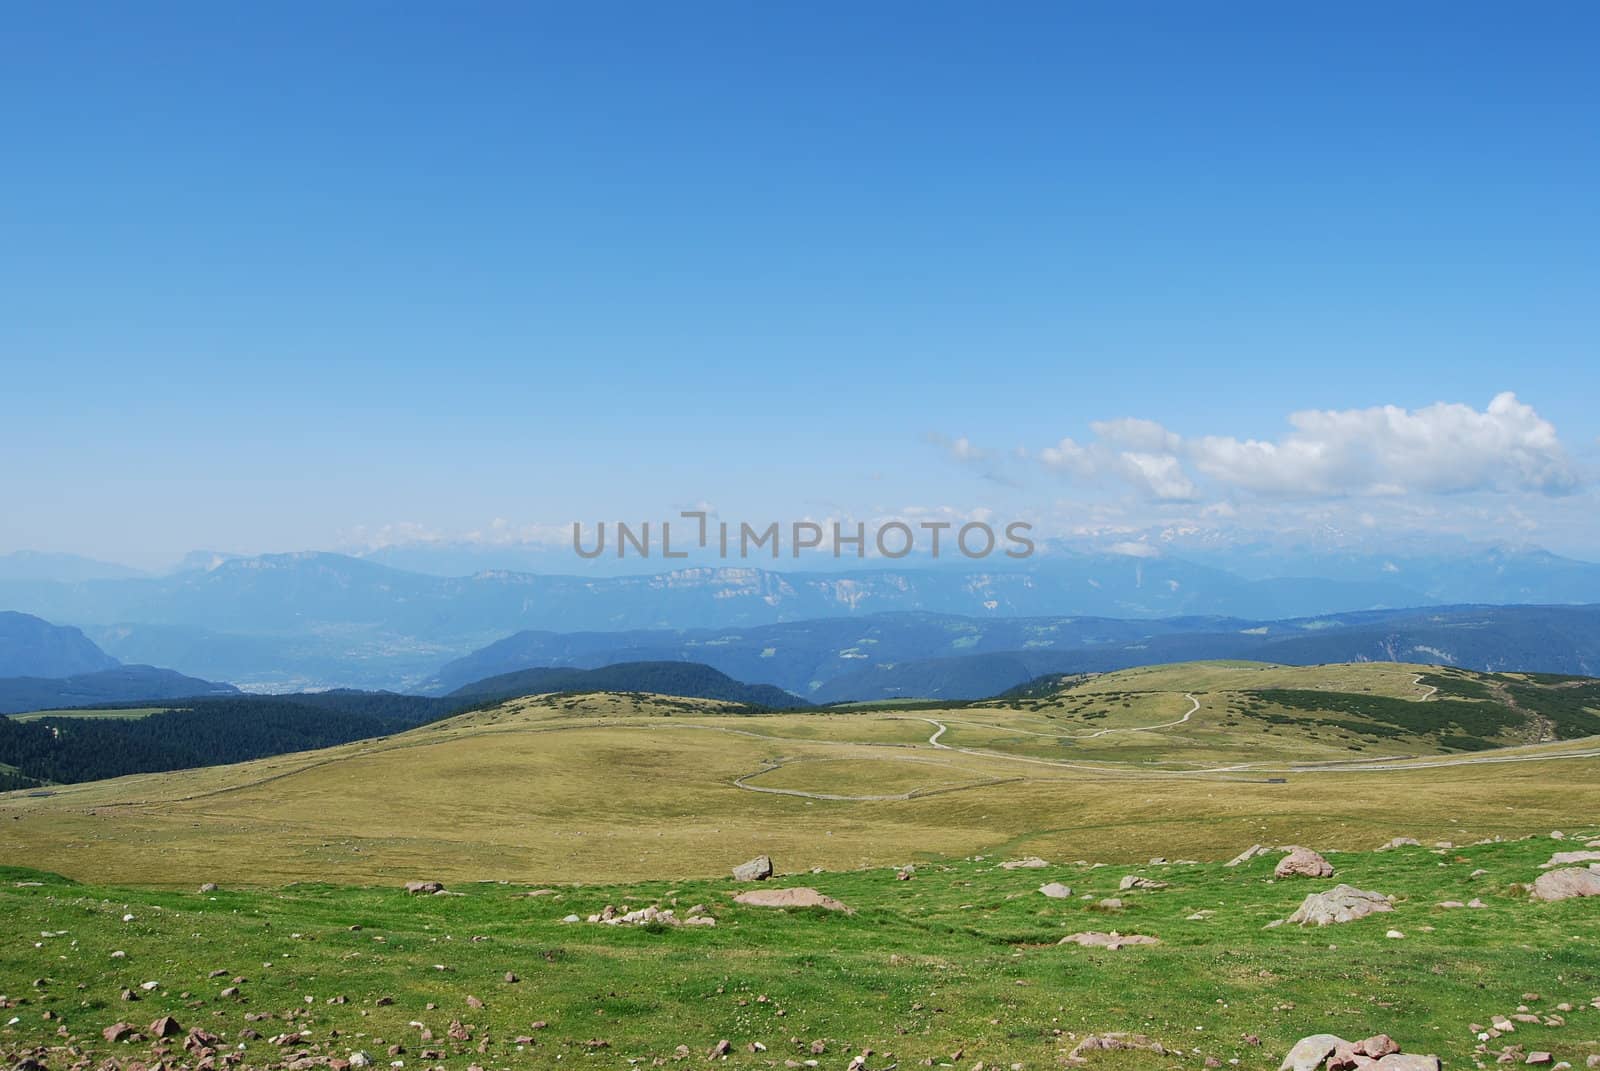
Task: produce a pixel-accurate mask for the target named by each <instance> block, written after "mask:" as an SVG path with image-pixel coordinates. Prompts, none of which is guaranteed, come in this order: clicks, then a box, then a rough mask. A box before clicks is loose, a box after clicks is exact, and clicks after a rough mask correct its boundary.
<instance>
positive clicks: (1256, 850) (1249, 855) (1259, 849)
mask: <svg viewBox="0 0 1600 1071" xmlns="http://www.w3.org/2000/svg"><path fill="white" fill-rule="evenodd" d="M1270 850H1271V849H1269V848H1268V847H1267V846H1266V845H1265V844H1252V845H1250V847H1248V848H1246V849H1245V850H1244V851H1242V852H1240V853H1239V854H1238V855H1236V856H1234V857H1233V858H1232V859H1229V860H1228V861H1227V862H1226V863H1223V864H1222V865H1223V866H1242V865H1243V864H1245V863H1248V862H1249V861H1250V860H1252V859H1254V858H1255V857H1256V856H1258V855H1266V854H1267V853H1268V852H1269V851H1270Z"/></svg>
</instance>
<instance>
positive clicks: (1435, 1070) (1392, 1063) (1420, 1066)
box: [1368, 1052, 1439, 1071]
mask: <svg viewBox="0 0 1600 1071" xmlns="http://www.w3.org/2000/svg"><path fill="white" fill-rule="evenodd" d="M1368 1071H1439V1058H1438V1057H1437V1056H1423V1055H1422V1054H1421V1053H1415V1052H1391V1053H1390V1054H1389V1055H1388V1056H1385V1057H1382V1058H1381V1059H1379V1061H1378V1062H1377V1063H1375V1064H1373V1065H1371V1067H1369V1068H1368Z"/></svg>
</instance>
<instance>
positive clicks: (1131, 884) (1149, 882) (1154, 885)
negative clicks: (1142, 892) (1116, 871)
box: [1117, 874, 1167, 892]
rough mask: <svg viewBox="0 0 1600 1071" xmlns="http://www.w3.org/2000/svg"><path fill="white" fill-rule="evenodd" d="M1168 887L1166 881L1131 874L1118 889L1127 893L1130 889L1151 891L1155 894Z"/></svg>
mask: <svg viewBox="0 0 1600 1071" xmlns="http://www.w3.org/2000/svg"><path fill="white" fill-rule="evenodd" d="M1166 887H1167V883H1166V882H1164V881H1156V880H1154V879H1153V878H1145V877H1140V876H1139V875H1138V874H1129V875H1128V876H1127V877H1125V878H1123V879H1122V881H1121V882H1120V883H1119V884H1118V885H1117V888H1118V889H1119V890H1120V891H1122V892H1127V891H1128V890H1129V889H1149V890H1150V891H1151V892H1154V891H1155V890H1157V889H1165V888H1166Z"/></svg>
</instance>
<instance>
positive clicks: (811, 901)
mask: <svg viewBox="0 0 1600 1071" xmlns="http://www.w3.org/2000/svg"><path fill="white" fill-rule="evenodd" d="M733 900H734V903H737V904H748V905H749V906H751V907H825V908H827V909H828V910H829V911H843V912H845V913H846V914H854V912H853V911H851V909H850V908H848V907H846V906H845V905H844V904H842V903H840V902H839V901H838V900H835V899H834V898H833V897H831V896H823V895H822V894H821V893H819V892H818V891H817V890H815V889H808V888H805V887H804V886H800V887H798V888H794V889H751V890H750V891H749V892H742V893H740V894H739V895H738V896H735V897H734V898H733Z"/></svg>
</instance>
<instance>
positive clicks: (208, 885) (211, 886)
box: [200, 881, 217, 893]
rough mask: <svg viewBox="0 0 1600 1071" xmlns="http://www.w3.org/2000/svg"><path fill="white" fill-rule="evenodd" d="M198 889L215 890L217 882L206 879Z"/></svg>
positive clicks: (206, 891) (204, 891)
mask: <svg viewBox="0 0 1600 1071" xmlns="http://www.w3.org/2000/svg"><path fill="white" fill-rule="evenodd" d="M200 891H201V892H203V893H208V892H216V891H217V883H216V882H214V881H208V882H206V883H205V884H204V885H202V886H200Z"/></svg>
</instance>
